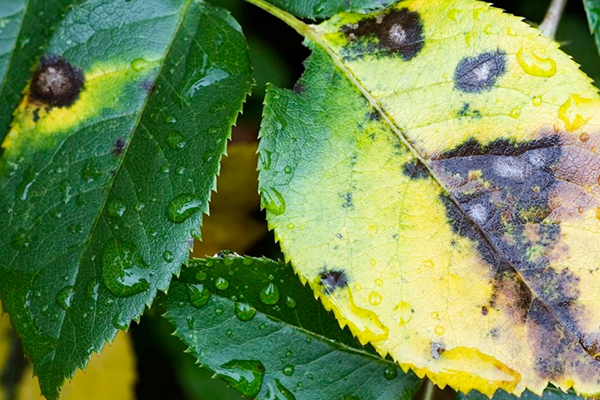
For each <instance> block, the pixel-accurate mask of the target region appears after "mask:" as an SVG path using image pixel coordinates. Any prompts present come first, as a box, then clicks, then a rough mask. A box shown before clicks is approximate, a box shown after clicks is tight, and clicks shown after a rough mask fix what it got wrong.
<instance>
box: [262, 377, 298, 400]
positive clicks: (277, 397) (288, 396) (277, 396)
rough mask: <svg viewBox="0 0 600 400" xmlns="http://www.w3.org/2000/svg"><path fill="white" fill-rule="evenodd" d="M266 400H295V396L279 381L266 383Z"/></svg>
mask: <svg viewBox="0 0 600 400" xmlns="http://www.w3.org/2000/svg"><path fill="white" fill-rule="evenodd" d="M266 398H267V399H272V400H296V396H294V394H293V393H292V392H290V391H289V390H288V389H287V388H286V387H285V386H283V384H282V383H281V382H280V381H279V379H275V381H274V382H269V383H267V396H266Z"/></svg>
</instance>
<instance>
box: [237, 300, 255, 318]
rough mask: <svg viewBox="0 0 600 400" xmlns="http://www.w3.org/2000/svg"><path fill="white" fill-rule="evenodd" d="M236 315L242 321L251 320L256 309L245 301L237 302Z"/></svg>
mask: <svg viewBox="0 0 600 400" xmlns="http://www.w3.org/2000/svg"><path fill="white" fill-rule="evenodd" d="M235 315H236V316H237V317H238V318H239V319H240V321H244V322H246V321H250V320H251V319H252V318H254V316H255V315H256V310H255V309H254V308H252V307H250V306H249V305H248V304H245V303H235Z"/></svg>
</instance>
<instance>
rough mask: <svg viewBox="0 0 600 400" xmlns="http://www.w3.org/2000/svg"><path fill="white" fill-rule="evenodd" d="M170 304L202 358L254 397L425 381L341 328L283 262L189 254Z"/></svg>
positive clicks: (171, 316)
mask: <svg viewBox="0 0 600 400" xmlns="http://www.w3.org/2000/svg"><path fill="white" fill-rule="evenodd" d="M165 305H166V308H167V313H166V318H167V319H168V320H169V321H171V323H173V325H174V326H175V327H176V329H177V330H176V335H177V336H178V337H180V338H181V339H182V340H183V342H184V343H185V344H187V345H188V346H190V352H191V353H192V354H193V355H194V356H195V357H197V359H198V362H199V363H200V364H202V365H203V366H205V367H206V368H209V369H211V370H212V371H214V372H215V373H216V374H217V376H219V377H220V378H222V379H224V380H226V381H227V382H229V383H230V385H231V386H232V387H234V388H237V389H238V390H240V391H241V392H242V393H244V394H245V395H247V396H250V397H254V396H256V398H258V399H282V400H287V399H297V400H308V399H315V400H316V399H318V400H328V399H332V400H334V399H335V400H338V399H346V398H351V396H354V397H357V398H360V399H361V400H369V399H373V400H375V399H377V400H385V399H387V400H402V399H405V400H408V399H411V398H412V397H413V396H414V394H415V393H416V391H417V389H418V387H419V384H420V381H419V380H418V379H417V378H416V376H415V375H414V374H412V373H408V374H404V373H403V372H402V371H401V370H400V369H399V367H398V366H396V365H395V364H394V363H393V362H391V361H387V360H384V359H381V358H379V356H377V355H375V354H373V353H371V352H369V351H367V350H365V349H363V348H362V347H361V346H360V344H358V342H357V341H356V340H355V339H354V338H353V337H352V336H351V335H350V334H349V333H348V331H347V330H341V329H340V328H339V325H338V322H337V321H336V319H335V318H334V316H333V314H330V313H327V312H326V311H325V310H323V308H322V307H321V305H320V304H319V303H318V302H317V301H316V300H315V299H314V296H313V294H312V291H311V290H310V288H308V287H305V286H303V285H302V284H301V283H300V282H299V281H298V278H297V277H296V276H295V275H294V272H293V270H292V268H291V267H289V266H287V265H285V264H283V263H279V262H275V261H271V260H267V259H256V258H249V257H246V258H242V257H239V256H236V255H232V254H223V255H222V258H210V259H207V260H194V261H191V266H190V267H189V268H187V269H184V271H183V272H182V274H181V277H180V278H179V280H177V281H175V282H174V283H173V285H172V286H171V288H170V289H169V295H168V296H167V300H166V303H165Z"/></svg>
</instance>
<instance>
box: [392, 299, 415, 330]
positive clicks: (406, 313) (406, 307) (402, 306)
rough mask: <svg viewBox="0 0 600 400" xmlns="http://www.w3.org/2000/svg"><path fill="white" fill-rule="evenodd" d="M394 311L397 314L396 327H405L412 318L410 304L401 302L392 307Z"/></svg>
mask: <svg viewBox="0 0 600 400" xmlns="http://www.w3.org/2000/svg"><path fill="white" fill-rule="evenodd" d="M394 311H395V312H397V313H398V325H400V326H402V325H406V324H408V323H409V322H410V320H411V319H412V318H413V313H414V311H413V309H412V307H411V305H410V304H408V303H407V302H405V301H401V302H400V303H398V304H397V305H396V307H394Z"/></svg>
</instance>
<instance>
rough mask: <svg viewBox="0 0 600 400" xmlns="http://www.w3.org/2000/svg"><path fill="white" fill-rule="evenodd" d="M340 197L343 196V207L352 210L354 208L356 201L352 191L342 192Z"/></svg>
mask: <svg viewBox="0 0 600 400" xmlns="http://www.w3.org/2000/svg"><path fill="white" fill-rule="evenodd" d="M340 197H341V198H342V200H343V202H342V207H343V208H347V209H350V210H353V209H354V201H353V200H352V192H347V193H341V194H340Z"/></svg>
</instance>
